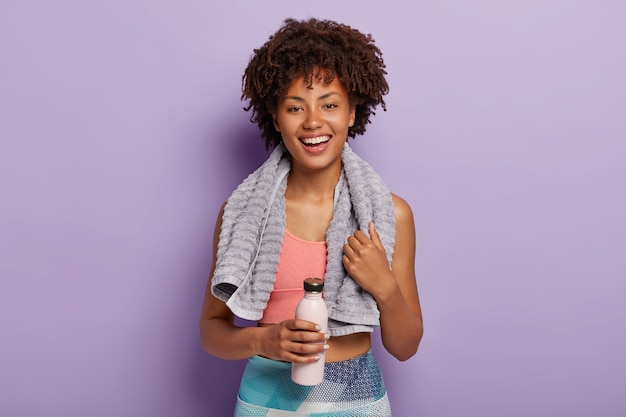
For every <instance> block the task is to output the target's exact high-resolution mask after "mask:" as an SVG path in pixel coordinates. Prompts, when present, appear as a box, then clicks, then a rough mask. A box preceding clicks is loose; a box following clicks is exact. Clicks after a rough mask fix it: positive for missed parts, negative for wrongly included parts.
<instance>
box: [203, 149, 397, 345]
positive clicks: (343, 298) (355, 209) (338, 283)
mask: <svg viewBox="0 0 626 417" xmlns="http://www.w3.org/2000/svg"><path fill="white" fill-rule="evenodd" d="M341 158H342V163H343V168H342V174H341V177H340V179H339V181H338V183H337V186H336V188H335V208H334V212H333V218H332V220H331V222H330V225H329V227H328V231H327V233H326V245H327V248H328V256H327V264H326V276H325V277H324V282H325V283H324V299H325V301H326V304H327V306H328V316H329V333H330V335H331V336H342V335H346V334H351V333H356V332H362V331H366V332H371V331H372V330H373V326H378V325H379V324H380V313H379V311H378V307H377V305H376V301H375V300H374V298H373V297H372V295H371V294H370V293H368V292H367V291H365V290H363V288H361V287H360V286H359V285H358V284H357V283H356V281H355V280H354V279H353V278H352V277H351V276H350V275H349V274H348V273H347V271H346V269H345V268H344V266H343V261H342V256H343V245H344V244H345V243H346V242H347V238H348V237H349V236H350V235H352V234H353V233H354V232H355V231H356V230H357V229H360V230H362V231H364V232H365V233H368V229H367V226H368V224H369V222H374V226H375V227H376V231H377V232H378V234H379V236H380V238H381V241H382V243H383V246H384V248H385V252H386V255H387V260H388V262H389V264H391V258H392V256H393V248H394V241H395V216H394V209H393V202H392V200H391V193H390V192H389V190H388V188H387V186H386V185H385V183H384V182H383V180H382V179H381V178H380V176H379V175H378V174H377V173H376V172H375V171H374V170H373V168H372V167H371V166H370V165H369V164H368V163H367V162H365V161H364V160H363V159H361V158H360V157H359V156H357V155H356V154H355V153H354V152H353V151H352V149H351V148H350V147H349V146H348V144H347V143H346V144H345V145H344V148H343V151H342V155H341ZM290 169H291V162H290V158H289V157H288V153H287V151H286V149H285V147H284V146H283V145H282V144H280V145H278V146H277V147H276V148H275V149H274V150H273V151H272V153H271V154H270V156H269V158H268V159H267V160H266V161H265V162H264V163H263V164H262V165H261V166H260V167H259V168H258V169H257V170H255V171H254V172H253V173H251V174H250V175H249V176H248V177H247V178H246V179H245V180H244V181H243V182H242V183H241V184H239V186H238V187H237V188H236V189H235V191H233V193H232V194H231V196H230V197H229V198H228V200H227V202H226V206H225V208H224V215H223V217H222V226H221V229H220V235H219V243H218V248H217V258H216V264H215V271H214V273H213V278H212V281H211V291H212V293H213V295H214V296H216V297H217V298H219V299H220V300H222V301H224V302H225V303H226V305H227V306H228V307H229V308H230V310H231V311H232V312H233V314H235V315H236V316H239V317H241V318H243V319H246V320H259V319H261V317H262V316H263V310H264V309H265V307H266V305H267V302H268V300H269V297H270V294H271V292H272V290H273V289H274V280H275V277H276V271H277V269H278V259H279V257H280V252H281V247H282V239H283V235H284V231H285V225H286V220H285V219H286V215H285V190H286V187H287V174H288V173H289V170H290Z"/></svg>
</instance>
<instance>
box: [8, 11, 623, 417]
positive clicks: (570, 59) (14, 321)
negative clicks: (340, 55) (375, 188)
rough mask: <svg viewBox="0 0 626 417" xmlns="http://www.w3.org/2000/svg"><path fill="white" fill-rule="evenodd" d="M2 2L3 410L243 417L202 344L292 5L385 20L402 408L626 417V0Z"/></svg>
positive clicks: (370, 155) (381, 28) (432, 416)
mask: <svg viewBox="0 0 626 417" xmlns="http://www.w3.org/2000/svg"><path fill="white" fill-rule="evenodd" d="M402 4H403V5H402V6H400V5H397V4H393V3H391V2H382V3H381V2H368V1H363V0H359V1H346V2H336V1H320V2H314V3H305V4H302V3H294V2H286V1H273V2H236V1H235V2H220V4H219V5H215V4H213V5H212V4H210V3H208V2H200V1H178V2H165V1H140V0H125V1H113V2H105V1H98V2H80V1H55V2H45V1H39V2H36V1H2V2H0V141H1V142H0V198H1V204H0V215H1V216H0V257H1V258H0V260H1V263H0V278H1V281H0V330H1V331H0V349H1V354H0V415H2V416H12V417H22V416H59V417H60V416H92V417H98V416H166V415H177V416H188V417H192V416H220V417H221V416H228V415H230V413H231V412H232V409H233V400H234V395H235V391H236V388H237V384H238V379H239V372H240V371H241V368H242V363H241V362H224V361H220V360H217V359H214V358H212V357H210V356H208V355H207V354H205V353H204V352H203V351H202V349H201V348H200V346H199V343H198V335H197V320H198V314H199V308H200V303H201V299H202V293H203V291H204V286H205V283H206V277H207V274H208V271H209V267H210V261H211V260H210V252H211V240H212V233H213V227H214V221H215V215H216V212H217V209H218V207H219V205H220V204H221V202H222V201H223V200H224V199H225V198H226V197H227V196H228V194H229V193H230V191H231V190H232V189H233V188H234V187H235V185H236V184H237V183H238V182H239V181H240V180H241V179H243V177H244V176H245V175H247V173H248V172H250V171H251V170H252V169H254V168H256V166H257V165H258V164H259V163H260V162H261V161H262V160H263V159H264V158H265V152H264V149H263V146H262V143H261V141H260V140H259V135H258V133H257V130H256V128H255V127H254V126H252V125H250V123H249V122H248V117H249V115H248V114H246V113H245V112H243V111H242V103H241V102H240V101H239V95H240V92H239V91H240V90H239V89H240V77H241V73H242V71H243V68H244V66H245V64H246V63H247V60H248V58H249V56H250V53H251V51H252V49H253V48H255V47H258V46H260V45H261V44H262V43H263V42H264V41H265V39H266V38H267V36H268V35H269V34H271V33H272V32H273V31H274V30H276V29H277V28H278V26H279V25H280V23H281V22H282V20H283V18H285V17H288V16H293V17H297V18H302V17H307V16H317V17H327V18H333V19H336V20H340V21H343V22H345V23H348V24H351V25H354V26H355V27H357V28H359V29H361V30H363V31H365V32H369V33H372V34H374V36H375V38H376V39H377V43H378V45H379V46H380V47H381V48H382V49H383V51H384V56H385V59H386V62H387V64H388V70H389V82H390V85H391V92H390V94H389V96H388V100H387V101H388V107H389V111H388V112H386V113H383V112H382V111H379V112H378V114H377V115H376V117H375V120H374V124H373V125H371V127H370V129H369V131H368V133H367V135H366V136H365V137H362V138H360V139H358V140H357V141H355V142H353V146H354V148H355V149H356V150H357V152H359V153H360V154H361V155H362V156H363V157H365V158H366V159H368V160H369V161H370V162H371V163H372V165H374V166H375V167H376V168H377V169H378V170H379V172H380V173H381V174H382V175H383V177H384V178H385V179H386V181H387V182H388V184H389V185H390V187H391V188H392V189H393V191H395V192H396V193H397V194H399V195H401V196H403V197H404V198H405V199H407V200H408V201H409V202H410V203H411V204H412V206H413V208H414V212H415V218H416V226H417V236H418V254H417V262H416V268H417V272H418V280H419V286H420V290H421V297H422V303H423V310H424V318H425V327H426V334H425V338H424V340H423V344H422V346H421V350H420V352H419V353H418V355H417V356H415V357H414V358H412V359H411V360H409V361H408V362H405V363H398V362H396V361H395V360H394V359H393V358H391V356H389V355H388V354H386V353H385V352H384V351H383V350H382V349H381V347H380V344H378V343H377V344H376V346H375V347H376V350H377V351H378V353H379V357H380V360H381V362H382V366H383V369H384V372H385V375H386V380H387V383H388V386H389V389H390V393H391V400H392V404H393V407H394V410H395V415H396V416H399V417H401V416H407V417H410V416H424V417H448V416H461V415H462V416H482V417H490V416H502V415H504V416H509V417H512V416H529V415H532V416H537V417H539V416H568V417H576V416H581V417H582V416H603V417H617V416H624V415H626V400H624V395H623V394H624V386H626V359H625V352H626V337H625V336H624V329H625V328H626V307H625V305H626V303H625V302H626V299H625V298H626V296H625V294H626V256H625V255H626V249H625V248H626V186H625V179H626V164H625V163H624V159H625V156H626V125H625V114H626V81H625V74H626V57H625V55H624V48H625V45H624V39H626V28H625V26H624V15H625V13H626V7H625V6H624V3H623V2H619V1H609V0H605V1H601V0H588V1H572V0H568V1H565V0H563V1H555V0H542V1H539V0H531V1H510V2H498V1H488V0H477V1H473V2H465V1H452V0H443V1H437V2H421V3H420V2H418V3H413V5H412V6H411V8H410V9H408V6H407V5H408V4H409V3H406V2H403V3H402Z"/></svg>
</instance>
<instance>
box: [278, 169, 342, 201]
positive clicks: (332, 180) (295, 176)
mask: <svg viewBox="0 0 626 417" xmlns="http://www.w3.org/2000/svg"><path fill="white" fill-rule="evenodd" d="M340 176H341V164H338V165H337V166H333V167H329V168H328V169H326V170H323V171H315V172H309V171H306V172H305V171H303V170H301V169H298V167H297V166H295V167H294V166H292V169H291V172H289V178H288V183H287V184H288V185H287V192H288V193H289V194H290V195H291V196H294V197H295V196H305V195H306V196H307V197H309V198H312V199H315V200H324V199H328V198H330V199H332V198H333V196H334V195H335V187H336V186H337V182H338V181H339V177H340Z"/></svg>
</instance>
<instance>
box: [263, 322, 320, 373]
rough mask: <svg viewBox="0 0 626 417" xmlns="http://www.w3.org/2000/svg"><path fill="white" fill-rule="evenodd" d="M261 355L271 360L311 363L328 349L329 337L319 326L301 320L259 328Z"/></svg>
mask: <svg viewBox="0 0 626 417" xmlns="http://www.w3.org/2000/svg"><path fill="white" fill-rule="evenodd" d="M259 330H260V331H261V334H260V335H259V341H258V343H259V348H258V349H259V354H260V355H261V356H265V357H267V358H270V359H274V360H279V361H285V362H293V363H310V362H315V361H317V360H319V359H320V355H321V353H323V352H325V351H326V349H328V344H327V341H328V335H327V334H325V333H322V332H321V331H320V328H319V326H318V325H317V324H315V323H313V322H310V321H306V320H299V319H291V320H284V321H282V322H280V323H278V324H273V325H269V326H261V327H260V328H259Z"/></svg>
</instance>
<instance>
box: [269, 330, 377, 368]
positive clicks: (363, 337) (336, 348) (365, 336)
mask: <svg viewBox="0 0 626 417" xmlns="http://www.w3.org/2000/svg"><path fill="white" fill-rule="evenodd" d="M259 326H262V327H266V326H272V324H265V323H259ZM328 346H329V348H328V350H327V351H326V362H340V361H345V360H348V359H353V358H356V357H357V356H361V355H362V354H364V353H366V352H367V351H368V350H369V349H370V347H371V346H372V342H371V339H370V333H366V332H361V333H353V334H349V335H346V336H334V337H331V338H330V339H328Z"/></svg>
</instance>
